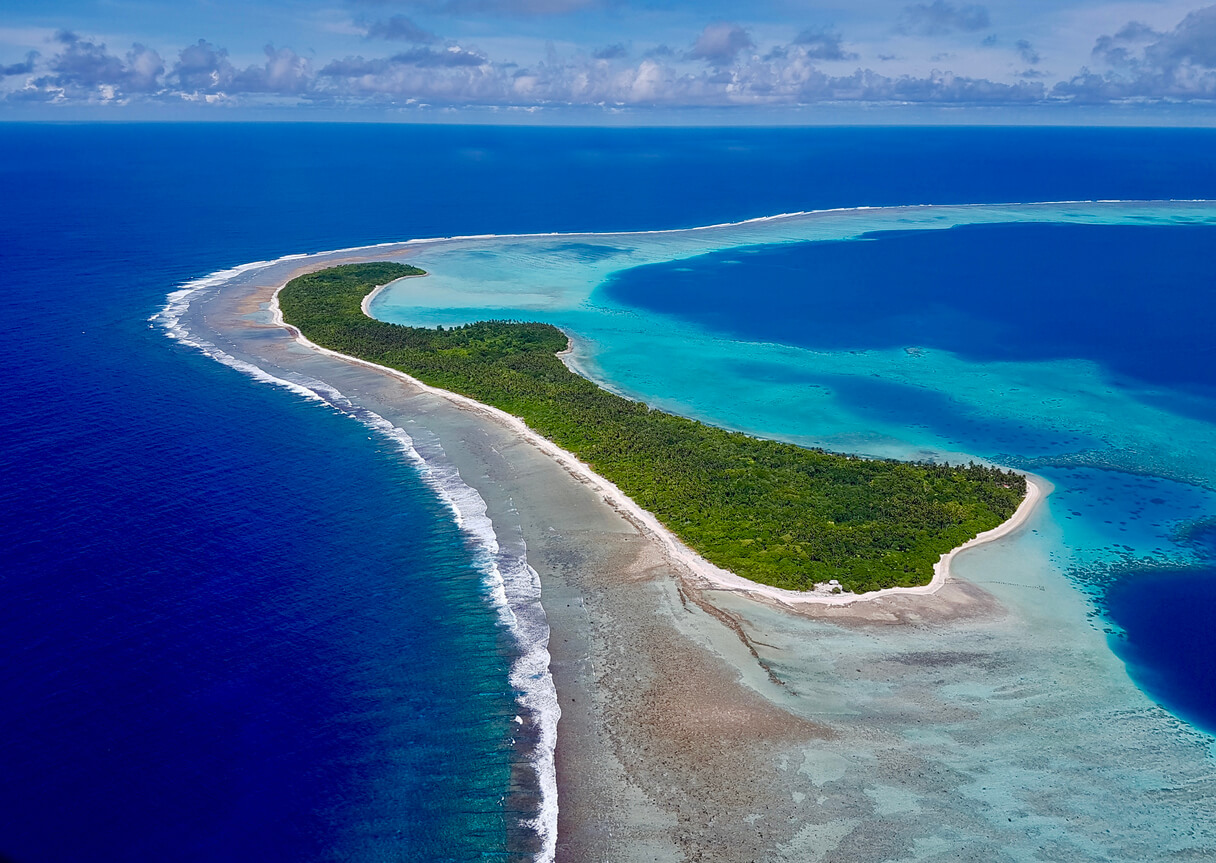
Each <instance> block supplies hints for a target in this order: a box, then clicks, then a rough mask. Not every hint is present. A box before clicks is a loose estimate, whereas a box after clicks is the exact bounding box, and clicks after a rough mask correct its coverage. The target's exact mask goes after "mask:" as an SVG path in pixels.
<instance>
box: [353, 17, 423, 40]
mask: <svg viewBox="0 0 1216 863" xmlns="http://www.w3.org/2000/svg"><path fill="white" fill-rule="evenodd" d="M364 27H365V28H366V29H367V34H366V35H367V38H368V39H387V40H389V41H396V42H414V43H416V44H419V45H429V44H431V43H433V42H437V41H439V40H438V39H437V38H436V36H435V34H434V33H432V32H430V31H429V30H424V29H423V28H421V27H419V26H418V25H417V24H415V23H414V22H413V21H412V20H411V19H409V18H407V17H405V16H404V15H393V16H392V17H391V18H386V19H384V20H382V21H371V22H367V23H365V24H364Z"/></svg>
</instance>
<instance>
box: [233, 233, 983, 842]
mask: <svg viewBox="0 0 1216 863" xmlns="http://www.w3.org/2000/svg"><path fill="white" fill-rule="evenodd" d="M375 257H376V258H381V257H383V253H380V254H377V255H376V256H375ZM362 259H364V258H359V257H358V256H353V257H352V258H350V259H346V260H344V262H350V261H353V260H362ZM367 259H370V257H369V258H367ZM332 263H333V262H332V261H326V262H324V265H325V266H328V265H331V264H332ZM315 268H316V267H315V266H313V265H309V266H308V267H307V269H315ZM304 269H305V268H303V267H302V268H301V270H304ZM294 275H295V273H291V274H289V275H288V277H287V278H284V277H283V276H282V275H281V274H280V275H279V276H278V282H277V285H281V284H283V283H284V282H285V281H287V280H288V279H289V278H290V277H292V276H294ZM277 285H266V284H264V285H260V286H253V287H250V288H248V289H242V290H243V291H244V294H243V295H242V296H241V297H240V309H241V310H245V311H246V314H247V310H248V309H249V308H250V303H253V304H254V305H257V306H258V307H259V308H261V309H263V310H268V311H271V312H272V314H271V315H269V317H273V307H274V303H273V295H274V293H275V292H276V288H277ZM267 317H268V315H265V314H264V315H263V316H261V322H260V323H259V322H258V321H257V320H255V319H253V318H249V317H246V320H245V321H244V323H243V325H244V326H250V327H258V328H260V329H263V330H265V329H266V328H267V326H268V325H269V326H271V327H274V326H279V325H280V324H275V323H269V322H268V321H267V320H266V318H267ZM263 335H264V333H263ZM291 344H292V342H291V340H290V339H288V338H284V339H283V340H282V343H280V344H279V345H278V351H279V353H278V354H277V355H276V361H277V362H279V363H285V362H291V361H293V359H294V358H295V357H296V354H300V353H302V354H304V355H306V356H301V357H299V359H300V361H307V362H308V367H307V368H308V372H309V373H310V374H313V375H317V376H320V377H321V378H322V379H329V375H327V371H326V370H327V369H328V370H331V372H332V374H333V375H342V376H345V380H346V381H353V380H355V379H357V380H358V381H359V386H360V388H361V389H360V392H359V395H358V399H359V400H360V402H361V403H365V402H366V403H367V406H368V407H370V408H371V409H373V410H375V411H376V412H377V413H379V414H380V415H382V416H385V417H386V418H387V419H389V420H390V421H392V422H394V423H396V424H398V425H400V426H401V427H403V428H407V429H408V430H409V432H410V433H411V435H414V434H418V433H421V432H422V431H423V430H425V431H427V432H429V433H433V434H434V435H435V436H436V437H437V438H438V439H439V440H440V441H441V442H442V444H443V448H444V451H445V454H446V456H447V457H448V458H449V459H450V460H451V461H452V462H453V463H454V464H455V465H456V466H457V467H458V469H459V470H460V473H461V476H462V478H463V479H464V480H465V482H467V483H468V484H469V485H471V486H473V487H474V488H475V489H476V490H477V491H478V492H479V493H480V494H481V495H482V496H483V498H485V500H486V502H487V507H488V514H489V515H490V517H491V518H492V520H493V521H494V524H495V529H496V531H497V532H499V534H500V535H501V536H506V535H508V534H509V533H510V532H511V531H518V532H519V535H520V536H521V537H522V539H523V541H524V542H525V543H526V545H527V548H528V559H529V562H530V563H531V565H532V566H533V567H534V568H535V569H536V570H537V571H538V573H539V574H540V576H541V580H542V584H543V594H542V604H543V605H544V607H545V609H546V613H547V615H548V619H549V625H550V629H551V636H550V653H551V655H552V671H553V674H554V679H555V682H556V685H557V690H558V694H559V701H560V705H561V709H562V719H561V722H560V723H559V726H558V744H557V766H558V787H559V813H560V814H559V828H558V858H557V859H558V860H562V861H566V860H569V861H626V863H628V861H635V860H636V861H643V860H646V861H653V860H660V861H669V860H672V861H674V860H715V861H724V863H733V861H748V860H768V859H782V849H789V848H790V847H793V846H798V845H800V844H802V843H801V841H800V839H801V840H805V838H806V835H807V831H808V830H810V831H812V832H814V831H815V830H816V829H818V828H816V826H815V824H816V823H817V822H818V821H820V820H821V819H823V818H826V817H827V813H826V812H823V813H820V812H816V810H815V808H814V805H813V804H814V801H815V797H814V795H815V792H816V786H815V785H814V783H813V782H811V780H810V778H809V777H808V776H806V775H804V774H802V773H800V772H799V770H798V769H797V767H798V764H799V763H801V760H802V758H803V753H805V752H806V751H807V750H808V748H814V747H816V746H818V745H822V744H824V743H827V742H829V741H831V740H832V739H833V737H834V732H833V730H832V729H831V728H829V727H826V726H824V725H823V724H820V723H819V722H816V721H812V720H809V719H807V718H804V717H801V716H798V715H796V714H794V713H792V712H790V711H788V710H786V709H784V707H783V706H781V705H782V701H783V698H784V697H786V696H785V694H784V693H783V692H782V691H781V690H782V687H781V685H780V681H778V680H776V678H775V677H772V676H771V672H770V677H769V678H765V676H764V675H763V674H762V673H757V672H756V669H757V668H758V667H760V666H759V664H758V662H757V660H758V655H757V654H756V651H755V647H754V646H753V645H752V644H751V643H750V641H749V640H748V637H747V636H746V635H745V634H744V631H743V629H742V627H740V626H739V623H738V621H737V620H736V618H735V616H734V615H733V614H732V613H730V612H726V611H723V610H722V609H721V608H719V607H718V606H717V605H716V604H715V603H714V602H713V598H714V594H715V592H716V591H715V590H713V589H707V588H711V587H713V586H714V585H712V584H711V583H710V582H707V580H705V579H703V578H701V577H699V573H697V572H696V571H695V568H694V567H690V566H689V564H688V559H687V556H686V554H684V553H682V552H681V550H680V546H679V545H676V544H673V543H672V542H670V541H665V540H664V534H665V533H666V532H665V531H663V530H662V529H661V528H660V529H659V530H658V531H656V530H655V529H654V527H653V526H652V525H651V524H650V523H649V520H648V519H646V518H641V517H639V515H638V511H637V508H636V507H635V506H633V505H632V502H630V501H628V499H627V498H624V496H623V495H621V494H620V492H619V491H618V490H615V489H614V488H612V487H611V486H610V485H609V484H606V483H604V482H603V481H602V480H601V479H600V478H599V477H596V476H595V475H594V474H591V473H590V471H589V470H587V469H586V467H585V466H584V465H580V464H579V463H578V462H577V460H576V459H574V458H573V456H570V455H569V454H567V453H561V451H560V450H559V451H558V455H559V456H561V457H555V454H554V452H553V450H555V449H556V447H553V446H552V444H551V443H549V442H547V441H543V439H538V438H537V436H536V435H534V434H532V433H530V432H527V433H523V432H521V430H520V428H519V426H520V425H521V424H520V423H519V422H518V420H515V419H514V418H510V417H507V416H506V415H504V414H501V412H496V411H493V410H491V409H487V408H485V406H482V405H479V404H477V403H475V402H471V401H470V400H467V399H462V398H461V397H454V396H452V395H451V394H447V393H443V392H442V391H438V390H434V389H432V388H430V387H427V386H425V385H423V384H420V383H419V382H417V381H415V380H413V379H411V378H409V377H408V376H405V375H402V374H400V373H398V372H395V371H392V370H388V369H384V368H381V367H377V366H374V365H373V364H369V363H360V362H357V361H353V360H350V359H348V358H344V357H342V356H341V355H337V354H334V353H332V352H325V351H320V350H316V349H310V350H308V351H304V352H300V351H299V349H298V348H296V349H295V351H294V352H293V351H292V350H290V349H289V346H291ZM263 347H265V346H263ZM352 389H354V387H347V386H345V385H344V386H343V387H342V390H343V392H345V393H347V395H348V396H351V395H353V393H352V392H351V390H352ZM955 593H959V594H960V595H961V598H960V597H956V596H955ZM736 596H737V597H739V598H742V597H747V596H752V597H755V594H754V593H752V592H751V591H740V592H739V593H737V594H736ZM986 597H987V595H986V594H984V593H983V591H980V590H978V589H977V588H971V587H970V586H968V585H966V583H965V582H953V581H952V582H951V583H950V584H949V585H948V586H947V587H946V588H945V589H944V590H942V591H941V592H940V593H939V594H938V595H937V596H934V597H926V596H917V595H910V596H896V597H883V598H880V599H879V600H878V601H875V602H870V603H854V604H853V605H850V606H844V607H839V606H825V605H822V604H819V605H817V606H815V607H816V608H820V609H823V610H824V611H830V612H846V613H847V612H849V611H850V610H851V609H857V608H859V607H867V608H871V609H873V610H874V612H875V613H876V614H877V616H878V617H879V618H881V619H882V620H884V621H888V620H889V622H899V621H901V620H908V619H913V618H915V616H916V615H923V614H925V613H926V612H925V610H924V609H925V608H928V607H930V606H934V607H936V606H939V605H945V606H946V607H947V608H948V609H950V610H949V611H947V612H946V614H945V616H949V615H952V614H955V613H959V611H958V609H960V608H962V609H965V610H966V613H967V614H979V613H985V612H986V611H991V610H992V602H991V599H990V597H988V598H986ZM757 598H759V597H757ZM767 601H770V602H771V601H773V600H772V599H771V598H769V599H768V600H767ZM892 603H902V604H904V605H903V606H900V607H896V606H894V605H892ZM787 607H788V606H787ZM724 627H725V629H724ZM724 633H729V634H727V635H724ZM731 644H734V645H735V648H734V649H731V647H730V645H731ZM745 679H746V680H750V681H751V683H750V685H742V681H744V680H745ZM757 681H758V682H757ZM825 824H826V822H825ZM823 829H829V828H827V827H826V826H825V827H823Z"/></svg>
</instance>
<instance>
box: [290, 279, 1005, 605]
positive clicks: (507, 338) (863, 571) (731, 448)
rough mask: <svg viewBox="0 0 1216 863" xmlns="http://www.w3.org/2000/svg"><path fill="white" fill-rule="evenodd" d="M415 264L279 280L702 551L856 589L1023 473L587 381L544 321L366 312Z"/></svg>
mask: <svg viewBox="0 0 1216 863" xmlns="http://www.w3.org/2000/svg"><path fill="white" fill-rule="evenodd" d="M424 274H425V273H424V271H423V270H421V269H419V268H417V267H413V266H409V265H406V264H399V263H393V262H373V263H361V264H347V265H342V266H336V267H331V268H329V269H325V270H320V271H317V272H312V273H307V274H305V275H301V276H298V277H296V278H294V279H292V280H291V281H290V282H288V283H287V284H286V285H285V286H284V287H283V288H282V290H281V291H280V292H279V296H278V303H279V308H280V310H281V313H282V315H283V319H284V321H285V323H287V324H289V325H291V326H293V327H295V328H296V329H298V330H299V331H300V333H301V334H302V335H303V336H304V337H305V338H307V339H308V340H309V341H312V342H314V343H315V344H317V345H319V346H321V347H323V348H326V349H328V350H331V351H335V352H338V353H341V354H345V355H348V356H351V357H355V358H357V359H360V360H363V361H366V362H371V363H375V364H377V365H382V366H386V367H389V368H391V369H396V370H398V371H401V372H404V373H405V374H407V375H409V376H411V377H414V378H416V379H418V380H420V381H422V382H423V383H425V384H427V385H429V386H432V387H436V388H439V389H443V390H447V391H450V392H454V393H457V394H459V395H462V396H466V397H468V398H470V399H473V400H475V401H477V402H480V403H482V404H486V405H490V406H492V407H494V408H497V409H499V410H502V411H504V412H505V413H507V414H510V415H512V416H514V417H517V418H518V419H520V420H522V421H523V422H524V423H525V424H526V425H527V426H528V427H529V428H531V429H532V430H533V431H534V432H536V433H537V434H539V435H541V436H543V437H544V438H546V439H548V440H549V441H552V442H553V443H554V444H555V445H557V446H558V447H560V448H561V449H563V450H566V451H568V452H570V453H572V454H574V455H575V456H576V457H577V458H578V459H580V460H581V461H582V462H584V463H585V464H586V465H588V466H589V467H590V469H591V470H593V471H594V472H595V473H597V474H599V475H600V476H602V477H604V478H605V479H606V480H608V481H609V482H611V483H613V484H615V485H616V486H617V487H618V488H619V489H621V491H622V492H623V493H624V494H625V495H627V496H628V497H629V498H630V499H631V500H632V501H633V502H635V503H636V504H637V505H638V506H639V507H641V508H642V509H644V510H646V511H647V512H649V513H652V514H653V515H654V516H655V517H656V518H657V519H658V521H659V522H660V523H661V524H662V525H663V526H664V527H666V528H667V529H668V530H669V531H671V532H672V533H673V534H674V535H675V536H676V537H678V538H679V539H680V540H681V541H682V542H683V543H685V544H686V545H687V546H688V547H689V548H691V549H693V550H694V551H695V552H697V553H698V554H700V555H701V556H702V557H704V558H705V559H706V560H708V561H709V562H710V563H712V564H714V565H716V566H718V567H720V568H722V569H724V570H728V571H730V572H732V573H734V574H736V575H738V576H740V577H742V578H745V579H748V580H749V581H753V582H757V583H760V584H765V585H771V586H773V587H777V588H780V589H784V590H794V591H807V590H812V589H815V588H816V587H819V588H820V589H822V588H823V586H824V585H828V584H831V585H833V588H835V587H837V586H838V588H839V590H841V591H847V592H851V593H868V592H873V591H877V590H882V589H887V588H893V587H913V586H918V585H924V584H927V583H929V582H930V581H931V579H932V578H933V575H934V564H935V563H937V561H938V560H939V559H940V558H941V557H942V555H944V554H947V553H948V552H950V551H951V550H952V549H955V548H957V547H959V546H961V545H963V544H965V543H967V542H968V541H969V540H971V539H972V538H974V537H976V536H977V535H979V534H981V533H984V532H986V531H991V530H993V529H994V528H996V527H997V526H998V525H1000V524H1001V523H1002V522H1005V521H1006V520H1007V519H1009V518H1010V517H1012V516H1013V514H1014V512H1015V511H1016V510H1017V508H1018V506H1019V504H1020V503H1021V501H1022V500H1023V498H1024V497H1025V496H1026V491H1027V485H1026V478H1025V477H1024V476H1022V475H1021V474H1018V473H1015V472H1013V471H1008V470H1003V469H1001V468H996V467H990V466H986V465H979V464H975V463H971V464H968V465H949V464H937V463H908V462H899V461H892V460H880V459H868V458H861V457H858V456H852V455H844V454H839V453H831V452H826V451H824V450H821V449H810V448H806V447H800V446H796V445H794V444H790V443H783V442H780V441H774V440H766V439H761V438H756V437H752V436H750V435H747V434H743V433H741V432H734V431H728V430H726V429H722V428H718V427H715V426H711V425H708V424H706V423H702V422H698V421H696V420H693V419H688V418H686V417H680V416H676V415H673V414H670V413H667V412H664V411H660V410H656V409H654V408H651V407H649V406H648V405H646V404H644V403H642V402H639V401H632V400H630V399H627V398H624V397H622V396H619V395H616V394H614V393H611V392H608V391H607V390H605V389H603V388H601V387H600V386H598V385H596V384H595V383H594V382H592V381H590V380H588V379H586V378H584V377H582V376H580V375H578V374H575V373H574V372H572V371H571V370H570V369H568V368H567V367H566V366H565V365H564V364H563V363H562V361H561V359H560V358H559V357H558V354H559V353H561V352H562V351H564V350H566V349H567V347H568V345H569V337H568V336H567V335H566V334H565V333H563V332H562V331H561V330H559V329H558V328H556V327H554V326H551V325H548V324H542V323H528V322H517V321H480V322H476V323H470V324H466V325H464V326H458V327H451V328H444V327H437V328H434V329H430V328H424V327H410V326H404V325H401V324H392V323H387V322H384V321H378V320H376V319H374V318H371V317H369V316H368V315H367V314H366V313H365V311H366V309H365V299H366V297H367V296H368V295H369V294H370V293H372V292H373V291H375V290H376V289H377V288H379V287H381V286H383V285H385V284H387V283H388V282H391V281H395V280H397V279H400V278H403V277H407V276H420V275H424Z"/></svg>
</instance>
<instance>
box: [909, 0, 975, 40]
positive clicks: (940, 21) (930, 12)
mask: <svg viewBox="0 0 1216 863" xmlns="http://www.w3.org/2000/svg"><path fill="white" fill-rule="evenodd" d="M988 25H989V17H988V9H987V8H986V7H984V6H977V5H974V4H967V5H964V6H955V5H954V4H953V3H948V2H946V0H933V2H932V3H913V4H912V5H910V6H905V7H904V11H903V14H902V15H901V16H900V20H899V25H898V29H899V31H900V32H903V33H911V34H915V35H917V36H941V35H943V34H946V33H953V32H954V31H956V30H961V31H963V32H964V33H974V32H975V31H977V30H983V29H985V28H987V27H988Z"/></svg>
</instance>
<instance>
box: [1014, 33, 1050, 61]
mask: <svg viewBox="0 0 1216 863" xmlns="http://www.w3.org/2000/svg"><path fill="white" fill-rule="evenodd" d="M1013 48H1014V50H1015V51H1017V52H1018V56H1019V57H1021V58H1022V60H1023V61H1025V62H1027V63H1029V64H1030V65H1031V66H1034V65H1036V64H1037V63H1038V62H1039V61H1040V60H1041V59H1043V58H1042V57H1040V56H1039V52H1038V51H1036V50H1035V49H1034V46H1033V45H1031V44H1030V43H1029V42H1027V41H1026V40H1025V39H1019V40H1018V41H1017V42H1014V43H1013Z"/></svg>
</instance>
